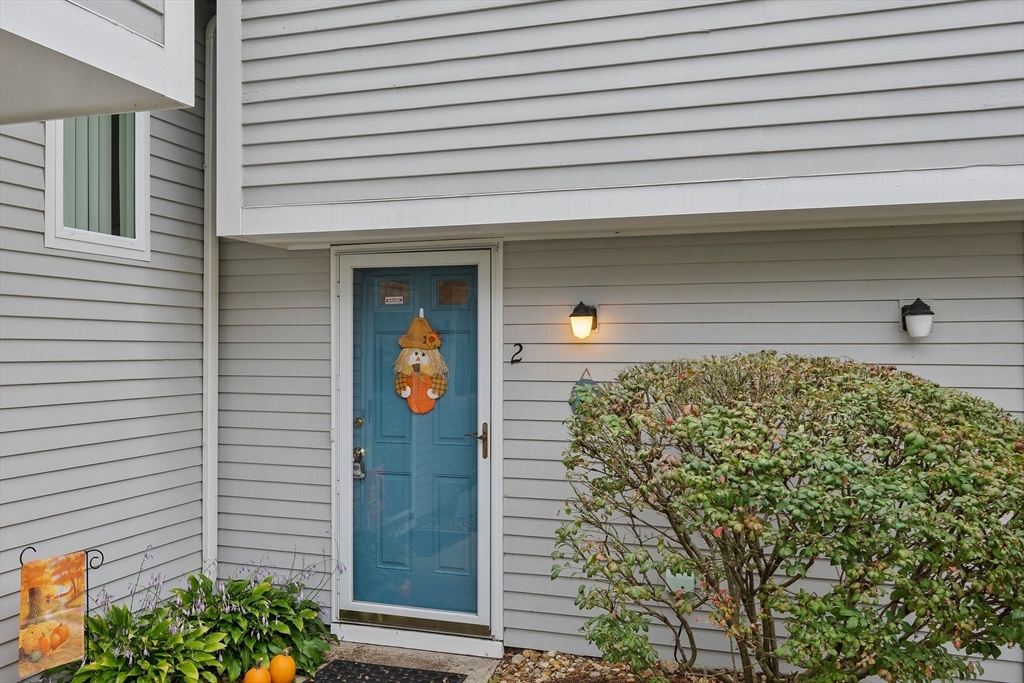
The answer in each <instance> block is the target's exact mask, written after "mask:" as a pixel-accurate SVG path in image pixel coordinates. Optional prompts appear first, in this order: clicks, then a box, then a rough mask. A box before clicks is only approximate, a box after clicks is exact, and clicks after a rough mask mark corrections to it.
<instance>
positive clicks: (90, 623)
mask: <svg viewBox="0 0 1024 683" xmlns="http://www.w3.org/2000/svg"><path fill="white" fill-rule="evenodd" d="M85 625H86V634H87V637H86V641H85V649H86V653H85V657H86V662H88V663H87V664H85V665H84V666H82V667H81V668H80V669H78V670H77V672H76V673H75V674H74V678H73V679H72V681H73V683H115V682H116V683H123V681H126V680H129V681H136V682H138V683H165V682H169V681H185V682H186V683H199V682H200V681H208V682H209V683H216V681H217V680H219V679H218V676H219V675H220V673H221V672H222V671H223V670H224V667H223V666H222V665H221V663H220V662H219V661H218V660H217V657H216V653H218V652H219V651H220V650H223V649H224V643H223V640H224V634H223V633H218V632H215V631H211V630H210V628H209V627H208V626H204V625H202V624H197V623H188V622H181V621H178V620H177V619H176V618H175V615H173V614H172V613H171V610H170V609H169V608H167V607H163V606H161V607H152V608H149V609H145V610H143V611H141V612H139V613H137V614H136V613H133V612H132V610H131V608H130V607H128V606H125V605H111V606H110V607H108V608H107V610H106V612H105V614H104V615H103V616H102V617H91V616H90V617H86V624H85Z"/></svg>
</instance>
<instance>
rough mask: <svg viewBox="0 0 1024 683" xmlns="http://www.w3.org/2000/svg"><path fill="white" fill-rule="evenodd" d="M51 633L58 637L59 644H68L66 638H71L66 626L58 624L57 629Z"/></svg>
mask: <svg viewBox="0 0 1024 683" xmlns="http://www.w3.org/2000/svg"><path fill="white" fill-rule="evenodd" d="M53 632H54V633H56V634H57V635H59V636H60V642H62V643H66V642H68V638H70V637H71V632H70V631H69V630H68V625H67V624H60V625H59V626H58V627H57V628H55V629H53Z"/></svg>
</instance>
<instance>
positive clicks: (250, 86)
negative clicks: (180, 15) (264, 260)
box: [242, 0, 1024, 207]
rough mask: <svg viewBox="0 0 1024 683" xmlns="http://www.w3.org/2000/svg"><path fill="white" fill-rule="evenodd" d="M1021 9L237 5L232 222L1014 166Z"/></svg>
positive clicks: (874, 1) (757, 4)
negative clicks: (489, 196)
mask: <svg viewBox="0 0 1024 683" xmlns="http://www.w3.org/2000/svg"><path fill="white" fill-rule="evenodd" d="M1022 23H1024V5H1021V4H1020V3H1014V2H1003V1H1002V0H969V1H948V0H932V1H926V0H835V1H830V2H795V1H784V2H767V3H765V2H762V1H761V0H756V1H754V0H692V1H689V2H680V1H677V0H672V1H667V0H645V1H640V0H609V1H607V2H589V1H586V0H559V1H557V2H516V1H512V2H501V3H493V2H449V1H446V0H431V1H429V2H425V1H420V0H396V1H395V2H387V3H369V4H342V3H331V2H313V3H305V4H299V5H296V4H294V3H282V2H261V1H257V0H246V2H244V3H243V5H242V76H243V84H242V98H243V105H242V118H243V204H244V206H246V207H255V206H268V205H280V204H304V203H319V202H338V201H357V200H375V199H377V200H379V199H392V198H404V197H423V196H450V195H471V194H479V193H508V192H521V191H538V190H554V189H567V188H584V187H611V186H622V185H645V184H660V183H666V182H671V183H683V182H703V181H713V180H724V179H735V178H754V177H787V176H811V175H822V174H836V173H867V172H880V171H891V170H900V169H938V168H957V167H966V166H974V165H1010V164H1021V163H1024V139H1022V137H1021V136H1022V134H1024V114H1022V106H1024V92H1022V86H1021V79H1022V78H1024V59H1022V54H1021V53H1022V50H1024V30H1022Z"/></svg>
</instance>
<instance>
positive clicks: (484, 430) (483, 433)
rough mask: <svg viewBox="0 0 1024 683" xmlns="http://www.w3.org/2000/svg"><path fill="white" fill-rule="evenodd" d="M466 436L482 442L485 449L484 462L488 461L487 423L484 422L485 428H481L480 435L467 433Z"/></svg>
mask: <svg viewBox="0 0 1024 683" xmlns="http://www.w3.org/2000/svg"><path fill="white" fill-rule="evenodd" d="M466 436H471V437H473V438H474V439H476V440H477V441H479V442H480V444H481V446H482V449H483V456H484V460H486V459H487V423H486V422H484V425H483V427H481V428H480V433H479V434H477V433H476V432H466Z"/></svg>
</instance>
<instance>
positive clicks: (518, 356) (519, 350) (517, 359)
mask: <svg viewBox="0 0 1024 683" xmlns="http://www.w3.org/2000/svg"><path fill="white" fill-rule="evenodd" d="M512 348H514V349H515V350H516V352H515V353H513V354H512V359H511V360H510V361H509V363H511V364H512V365H515V364H516V363H522V362H523V345H522V344H513V345H512Z"/></svg>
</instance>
